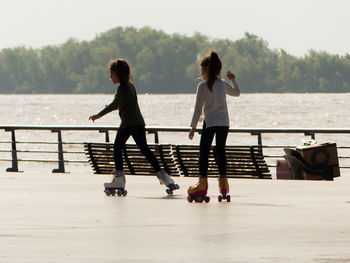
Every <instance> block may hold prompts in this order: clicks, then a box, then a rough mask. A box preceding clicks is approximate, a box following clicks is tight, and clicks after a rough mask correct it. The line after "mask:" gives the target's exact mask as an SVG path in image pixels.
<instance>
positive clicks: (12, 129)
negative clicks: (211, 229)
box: [0, 125, 350, 173]
mask: <svg viewBox="0 0 350 263" xmlns="http://www.w3.org/2000/svg"><path fill="white" fill-rule="evenodd" d="M1 130H2V131H5V132H9V133H11V136H10V137H11V140H0V145H4V144H8V145H9V144H10V145H11V149H4V148H3V147H1V146H0V152H1V153H8V154H9V155H11V157H10V158H0V162H11V164H12V166H11V167H9V168H7V169H6V171H7V172H18V171H19V169H18V163H19V162H43V163H45V162H51V163H57V165H58V167H57V168H56V169H53V170H52V172H53V173H64V172H65V164H66V163H88V161H87V160H86V159H85V158H84V159H80V160H71V159H66V158H65V156H66V155H67V154H79V155H85V152H84V150H83V142H68V141H64V140H63V136H62V132H64V131H69V132H82V131H97V132H99V133H104V135H105V138H104V141H105V142H110V136H109V135H110V132H111V131H114V132H115V131H117V130H118V127H111V126H98V127H97V126H40V125H32V126H28V125H23V126H21V125H8V126H0V131H1ZM197 130H198V132H199V133H200V132H201V130H202V129H200V128H199V129H197ZM18 131H27V132H30V131H50V132H53V133H57V141H55V142H52V141H42V140H40V139H39V140H37V141H17V140H16V132H18ZM146 131H147V133H148V134H153V135H154V143H159V134H160V133H185V132H189V131H190V128H188V127H150V126H147V127H146ZM229 133H241V134H242V133H243V134H250V135H252V136H256V140H257V141H256V143H257V144H258V145H260V146H262V149H263V150H267V149H279V150H281V149H283V148H287V147H295V145H264V144H263V135H265V134H302V135H303V136H310V139H316V135H319V134H333V135H334V134H348V135H350V129H338V128H333V129H324V128H230V129H229ZM85 141H86V140H85ZM166 143H174V142H166ZM19 144H26V145H29V146H33V145H55V147H57V150H54V151H52V150H50V151H48V150H42V149H39V150H33V149H28V150H18V149H17V146H18V145H19ZM175 144H176V143H175ZM64 146H65V147H66V146H78V148H79V150H76V151H64V149H63V148H64ZM338 149H345V150H350V146H338ZM18 153H29V154H34V153H36V154H38V153H40V154H44V155H45V154H57V159H47V158H44V159H31V158H29V159H26V158H21V159H20V158H18ZM281 153H282V151H281ZM281 153H279V154H273V155H269V154H264V157H265V158H283V154H281ZM339 159H340V160H342V159H343V160H345V159H350V153H349V155H341V156H339ZM269 167H275V165H271V164H270V165H269ZM340 168H341V169H345V168H350V166H344V165H343V166H340Z"/></svg>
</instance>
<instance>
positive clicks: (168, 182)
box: [157, 170, 180, 195]
mask: <svg viewBox="0 0 350 263" xmlns="http://www.w3.org/2000/svg"><path fill="white" fill-rule="evenodd" d="M157 177H158V179H159V182H160V184H164V185H165V186H166V187H167V189H166V190H165V191H166V192H167V194H168V195H172V194H173V191H174V190H177V189H180V186H179V185H178V184H175V182H174V180H173V179H171V177H170V176H169V175H168V174H167V173H166V172H164V171H163V170H160V171H158V172H157Z"/></svg>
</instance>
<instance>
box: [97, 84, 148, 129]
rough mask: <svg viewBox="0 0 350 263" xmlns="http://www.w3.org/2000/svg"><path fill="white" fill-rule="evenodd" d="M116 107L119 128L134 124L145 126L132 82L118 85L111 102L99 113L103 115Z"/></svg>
mask: <svg viewBox="0 0 350 263" xmlns="http://www.w3.org/2000/svg"><path fill="white" fill-rule="evenodd" d="M118 109H119V116H120V119H121V123H120V128H126V127H130V126H136V125H143V126H145V121H144V119H143V117H142V114H141V111H140V108H139V104H138V102H137V94H136V90H135V86H134V85H133V84H131V83H129V85H128V86H123V85H120V86H119V87H118V89H117V92H116V94H115V95H114V100H113V101H112V103H111V104H109V105H108V106H107V107H106V108H104V109H103V110H102V111H100V113H99V115H101V116H103V115H106V114H107V113H109V112H111V111H114V110H118Z"/></svg>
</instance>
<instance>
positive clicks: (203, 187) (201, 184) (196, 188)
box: [187, 177, 210, 203]
mask: <svg viewBox="0 0 350 263" xmlns="http://www.w3.org/2000/svg"><path fill="white" fill-rule="evenodd" d="M207 191H208V178H201V177H199V181H198V183H197V184H196V185H193V186H190V188H188V190H187V193H188V196H187V200H188V202H190V203H191V202H192V201H195V202H196V203H203V201H205V202H206V203H208V202H209V201H210V197H209V196H207Z"/></svg>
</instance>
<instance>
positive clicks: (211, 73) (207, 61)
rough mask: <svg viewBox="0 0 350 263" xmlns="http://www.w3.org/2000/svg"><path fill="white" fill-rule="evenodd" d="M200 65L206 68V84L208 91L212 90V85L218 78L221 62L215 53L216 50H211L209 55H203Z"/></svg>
mask: <svg viewBox="0 0 350 263" xmlns="http://www.w3.org/2000/svg"><path fill="white" fill-rule="evenodd" d="M201 67H202V68H203V69H206V74H207V77H208V80H207V84H208V88H209V89H210V91H212V90H213V85H214V82H215V80H216V79H217V78H218V76H219V75H220V72H221V68H222V63H221V60H220V58H219V56H218V54H217V53H216V51H214V50H211V51H210V55H208V56H206V57H204V58H203V59H202V61H201Z"/></svg>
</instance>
